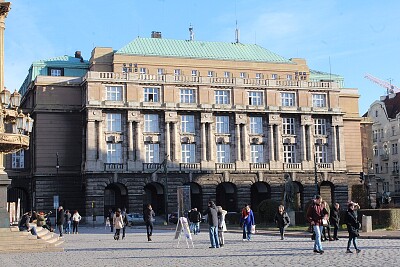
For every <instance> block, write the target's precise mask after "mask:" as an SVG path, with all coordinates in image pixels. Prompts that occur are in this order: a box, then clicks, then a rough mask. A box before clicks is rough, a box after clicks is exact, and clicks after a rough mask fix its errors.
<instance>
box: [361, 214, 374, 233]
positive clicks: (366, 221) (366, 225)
mask: <svg viewBox="0 0 400 267" xmlns="http://www.w3.org/2000/svg"><path fill="white" fill-rule="evenodd" d="M361 223H362V227H361V228H362V231H363V232H367V233H368V232H372V217H371V216H362V221H361Z"/></svg>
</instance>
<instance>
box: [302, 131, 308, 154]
mask: <svg viewBox="0 0 400 267" xmlns="http://www.w3.org/2000/svg"><path fill="white" fill-rule="evenodd" d="M301 153H302V161H307V160H308V158H307V144H306V126H305V125H301Z"/></svg>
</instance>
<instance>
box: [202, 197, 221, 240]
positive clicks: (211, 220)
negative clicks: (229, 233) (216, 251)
mask: <svg viewBox="0 0 400 267" xmlns="http://www.w3.org/2000/svg"><path fill="white" fill-rule="evenodd" d="M205 214H207V217H208V218H207V220H208V233H209V235H210V242H211V246H210V248H219V240H218V213H217V209H216V207H215V204H214V201H209V202H208V209H207V210H206V212H205Z"/></svg>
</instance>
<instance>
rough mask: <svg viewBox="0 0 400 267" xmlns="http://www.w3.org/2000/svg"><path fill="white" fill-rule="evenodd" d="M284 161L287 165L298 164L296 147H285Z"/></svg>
mask: <svg viewBox="0 0 400 267" xmlns="http://www.w3.org/2000/svg"><path fill="white" fill-rule="evenodd" d="M283 161H284V162H285V163H295V162H296V146H295V145H288V144H284V145H283Z"/></svg>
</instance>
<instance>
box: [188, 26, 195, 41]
mask: <svg viewBox="0 0 400 267" xmlns="http://www.w3.org/2000/svg"><path fill="white" fill-rule="evenodd" d="M189 34H190V36H189V40H190V41H193V40H194V31H193V26H192V24H191V23H190V25H189Z"/></svg>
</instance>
